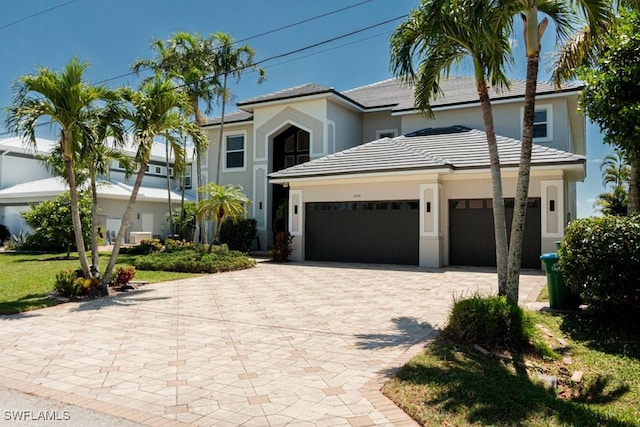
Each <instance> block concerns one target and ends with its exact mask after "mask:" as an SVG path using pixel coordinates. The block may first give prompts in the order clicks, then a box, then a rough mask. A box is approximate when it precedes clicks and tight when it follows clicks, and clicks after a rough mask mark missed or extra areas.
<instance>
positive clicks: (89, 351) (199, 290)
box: [0, 263, 545, 426]
mask: <svg viewBox="0 0 640 427" xmlns="http://www.w3.org/2000/svg"><path fill="white" fill-rule="evenodd" d="M530 273H532V272H530ZM495 280H496V279H495V275H494V274H492V273H491V272H489V271H488V270H482V269H477V270H469V269H464V270H463V269H440V270H427V269H420V268H414V267H406V268H405V267H390V266H365V265H357V264H330V263H299V264H297V263H289V264H272V263H260V264H259V265H258V267H257V268H254V269H250V270H244V271H238V272H232V273H224V274H216V275H209V276H203V277H198V278H193V279H187V280H179V281H175V282H166V283H159V284H153V285H146V286H144V287H142V288H140V289H139V290H138V291H136V292H133V293H131V294H128V295H123V296H120V297H116V298H112V299H100V300H93V301H89V302H85V303H71V304H64V305H59V306H56V307H51V308H47V309H43V310H39V311H36V312H31V313H26V314H21V315H13V316H3V317H2V318H1V320H0V385H3V386H6V387H9V388H14V389H18V390H22V391H25V392H29V393H32V394H36V395H41V396H48V397H52V398H55V399H58V400H61V401H63V402H67V403H73V404H74V405H77V406H81V407H85V408H89V409H93V410H98V411H101V412H105V413H109V414H112V415H117V416H120V417H123V418H126V419H129V420H132V421H137V422H140V423H144V424H149V425H179V424H181V423H187V424H194V425H214V426H225V425H233V426H235V425H258V426H281V425H318V426H333V425H374V424H381V425H410V424H411V423H412V421H411V420H410V419H409V418H408V417H406V416H405V415H404V413H402V412H401V411H400V410H398V409H397V408H395V406H394V405H393V404H391V403H390V402H389V401H388V400H386V398H384V397H383V396H382V395H381V394H380V393H379V392H378V390H379V388H380V387H381V385H382V383H383V382H384V379H385V378H386V376H387V375H389V373H390V372H391V371H392V369H393V368H396V367H398V366H400V365H401V364H402V363H403V362H404V361H406V360H407V359H408V358H409V357H411V356H412V355H414V354H415V353H417V352H418V351H419V349H420V348H422V347H423V346H424V344H425V343H426V341H428V339H429V338H431V337H433V336H434V334H435V331H436V329H437V328H439V327H440V326H441V325H442V322H443V321H444V319H445V316H446V313H447V311H448V308H449V306H450V304H451V301H452V295H453V294H459V293H461V292H463V291H466V292H472V291H475V290H483V291H484V290H486V291H488V290H491V289H492V287H493V288H494V290H495ZM544 281H545V280H544V276H543V275H542V274H541V273H535V272H533V273H532V274H528V275H527V274H526V272H525V275H523V276H522V280H521V300H525V299H527V298H530V297H531V296H532V295H533V294H535V293H536V291H537V290H539V288H540V286H541V285H542V284H543V283H544ZM8 409H10V408H8ZM41 409H42V408H41ZM71 416H73V414H71ZM70 421H71V422H72V421H73V418H72V419H71V420H70Z"/></svg>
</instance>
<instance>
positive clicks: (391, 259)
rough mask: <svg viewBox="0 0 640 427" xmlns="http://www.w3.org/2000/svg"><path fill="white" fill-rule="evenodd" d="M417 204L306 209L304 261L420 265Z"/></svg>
mask: <svg viewBox="0 0 640 427" xmlns="http://www.w3.org/2000/svg"><path fill="white" fill-rule="evenodd" d="M418 205H419V203H418V201H417V200H401V201H379V202H337V203H336V202H326V203H307V204H306V205H305V212H306V226H305V236H306V237H305V258H306V259H307V260H313V261H342V262H363V263H366V262H369V263H381V264H413V265H417V264H418V252H419V249H418V245H419V233H418V230H419V225H420V214H419V211H418Z"/></svg>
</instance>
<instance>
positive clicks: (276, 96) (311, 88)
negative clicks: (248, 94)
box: [237, 83, 335, 107]
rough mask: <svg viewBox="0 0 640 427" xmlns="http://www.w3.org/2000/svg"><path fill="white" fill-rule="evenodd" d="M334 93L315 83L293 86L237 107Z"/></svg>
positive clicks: (328, 88)
mask: <svg viewBox="0 0 640 427" xmlns="http://www.w3.org/2000/svg"><path fill="white" fill-rule="evenodd" d="M330 92H335V90H334V89H333V88H332V87H329V86H323V85H319V84H316V83H306V84H303V85H300V86H295V87H292V88H289V89H284V90H280V91H278V92H272V93H269V94H266V95H261V96H258V97H255V98H250V99H247V100H245V101H241V102H238V104H237V105H238V107H242V106H246V105H251V104H259V103H263V102H270V101H278V100H281V99H289V98H298V97H301V96H309V95H318V94H321V93H330Z"/></svg>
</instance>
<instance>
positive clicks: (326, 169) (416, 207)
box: [206, 77, 586, 268]
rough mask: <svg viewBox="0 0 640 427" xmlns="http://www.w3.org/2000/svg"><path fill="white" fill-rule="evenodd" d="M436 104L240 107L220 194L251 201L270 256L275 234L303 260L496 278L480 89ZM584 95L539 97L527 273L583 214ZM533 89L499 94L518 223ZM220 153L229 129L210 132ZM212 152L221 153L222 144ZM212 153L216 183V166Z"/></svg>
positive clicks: (457, 83)
mask: <svg viewBox="0 0 640 427" xmlns="http://www.w3.org/2000/svg"><path fill="white" fill-rule="evenodd" d="M441 83H442V84H441V85H442V89H443V92H444V96H443V97H441V98H439V99H438V100H437V101H436V102H434V103H433V104H432V106H433V111H434V114H435V117H434V118H433V119H430V118H426V117H425V116H423V115H421V114H420V113H419V112H418V111H416V110H415V109H414V97H413V91H412V89H410V88H407V87H404V86H403V85H401V84H400V83H399V82H398V81H397V80H395V79H391V80H386V81H382V82H379V83H375V84H371V85H368V86H364V87H360V88H356V89H352V90H347V91H343V92H339V91H337V90H335V89H333V88H331V87H326V86H320V85H317V84H307V85H302V86H298V87H294V88H290V89H286V90H282V91H279V92H275V93H271V94H268V95H264V96H260V97H256V98H253V99H249V100H246V101H242V102H240V103H238V104H237V105H238V107H239V111H237V112H235V113H232V114H230V115H228V116H227V117H226V119H225V125H224V132H223V146H222V147H221V148H222V150H221V152H222V156H221V157H222V159H221V162H220V163H221V174H220V176H221V178H220V183H221V184H226V183H232V184H240V185H242V186H243V188H244V190H245V192H246V193H247V195H248V197H249V198H250V199H251V200H252V201H253V203H252V206H251V215H252V216H253V217H254V218H255V219H256V220H257V222H258V228H259V238H260V242H261V245H262V247H263V248H264V247H265V246H267V245H269V244H271V243H272V241H273V231H274V229H287V230H288V231H290V232H291V234H292V235H293V236H294V239H293V246H294V252H293V254H292V258H293V259H295V260H332V261H352V262H376V263H399V264H415V265H421V266H428V267H440V266H446V265H486V266H490V265H495V245H494V237H493V222H492V209H491V197H492V192H491V178H490V172H489V157H488V152H487V144H486V136H485V133H484V132H483V129H484V125H483V120H482V112H481V109H480V105H479V102H478V100H477V93H476V89H475V81H474V80H473V79H472V78H468V77H451V78H449V79H447V80H444V81H442V82H441ZM579 89H580V88H579V87H569V88H567V89H565V90H562V91H555V90H554V88H553V87H552V86H551V85H548V84H545V83H539V84H538V94H537V98H536V99H537V103H536V116H535V138H534V144H535V147H534V150H533V160H532V169H531V186H530V192H529V197H530V201H529V208H528V213H527V224H526V234H525V248H524V255H523V265H524V266H525V267H534V268H539V267H540V262H539V259H538V257H539V255H540V254H541V253H543V252H549V251H552V250H554V248H555V246H554V242H555V241H557V240H558V239H560V238H561V237H562V235H563V231H564V227H565V225H566V224H567V222H568V221H569V220H571V219H572V218H575V215H576V185H575V183H576V182H577V181H582V180H583V179H584V176H585V149H586V145H585V120H584V118H583V117H581V116H580V115H579V114H578V113H577V111H576V107H577V101H578V93H579ZM523 98H524V82H522V81H513V82H512V87H511V89H510V90H508V91H504V92H501V93H496V92H493V93H492V102H493V112H494V119H495V128H496V132H497V133H498V135H499V137H498V144H499V151H500V156H501V164H502V177H503V187H504V194H505V198H506V199H507V200H506V204H507V210H508V215H509V214H511V213H512V206H513V197H514V196H515V187H516V184H515V183H516V176H517V168H518V163H519V152H520V143H519V141H518V140H519V138H520V136H521V132H522V129H521V126H522V112H523ZM206 129H207V132H208V135H209V138H210V139H211V141H214V142H215V141H218V137H219V132H220V121H219V119H213V120H211V121H210V122H209V124H208V125H207V126H206ZM212 146H213V147H215V144H212ZM216 153H217V150H215V149H212V150H210V153H209V158H208V164H209V169H208V170H209V171H210V173H211V175H209V177H208V180H209V181H211V180H212V177H213V176H214V175H213V173H215V168H216V166H215V165H217V164H218V159H217V154H216Z"/></svg>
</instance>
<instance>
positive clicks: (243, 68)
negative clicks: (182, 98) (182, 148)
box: [0, 14, 408, 136]
mask: <svg viewBox="0 0 640 427" xmlns="http://www.w3.org/2000/svg"><path fill="white" fill-rule="evenodd" d="M407 16H408V15H406V14H405V15H400V16H397V17H395V18H391V19H387V20H385V21H382V22H378V23H377V24H373V25H369V26H367V27H363V28H360V29H357V30H354V31H350V32H348V33H345V34H341V35H339V36H336V37H332V38H330V39H326V40H322V41H320V42H317V43H313V44H310V45H307V46H304V47H301V48H298V49H294V50H291V51H288V52H284V53H281V54H278V55H273V56H270V57H268V58H265V59H263V60H260V61H257V62H254V63H252V64H247V65H245V66H243V67H238V68H236V69H234V70H229V73H232V72H235V71H242V70H245V69H248V68H253V67H255V66H258V65H260V64H263V63H265V62H268V61H273V60H275V59H279V58H284V57H287V56H291V55H295V54H296V53H300V52H304V51H307V50H310V49H313V48H315V47H318V46H322V45H325V44H328V43H331V42H334V41H337V40H341V39H344V38H347V37H351V36H353V35H355V34H359V33H362V32H364V31H367V30H371V29H373V28H377V27H380V26H383V25H386V24H389V23H391V22H394V21H397V20H400V19H404V18H406V17H407ZM379 35H380V34H377V35H376V36H373V37H377V36H379ZM370 38H372V37H370ZM365 40H366V39H365ZM347 44H351V43H347ZM347 44H345V45H347ZM338 47H342V46H338ZM327 50H329V49H325V51H327ZM318 53H320V52H318ZM306 56H310V55H306ZM302 58H304V56H303V57H300V58H296V59H292V60H291V61H294V60H297V59H302ZM291 61H287V62H291ZM275 65H279V64H275ZM216 78H218V75H213V76H209V77H205V78H203V79H201V81H208V80H213V79H216ZM193 83H195V81H192V82H186V83H183V84H180V85H176V86H174V87H172V88H171V90H176V89H180V88H183V87H186V86H189V85H190V84H193ZM46 124H51V122H44V123H41V124H38V125H37V126H41V125H46ZM11 133H12V132H2V133H0V136H2V135H8V134H11Z"/></svg>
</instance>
